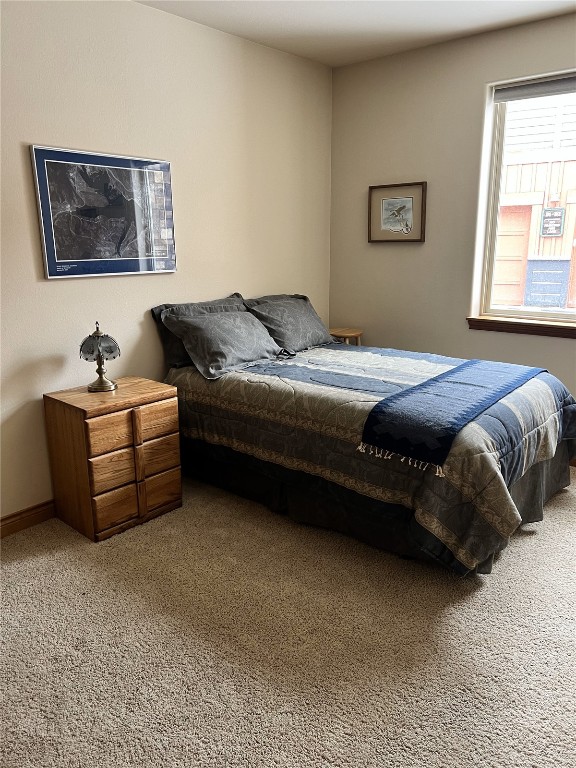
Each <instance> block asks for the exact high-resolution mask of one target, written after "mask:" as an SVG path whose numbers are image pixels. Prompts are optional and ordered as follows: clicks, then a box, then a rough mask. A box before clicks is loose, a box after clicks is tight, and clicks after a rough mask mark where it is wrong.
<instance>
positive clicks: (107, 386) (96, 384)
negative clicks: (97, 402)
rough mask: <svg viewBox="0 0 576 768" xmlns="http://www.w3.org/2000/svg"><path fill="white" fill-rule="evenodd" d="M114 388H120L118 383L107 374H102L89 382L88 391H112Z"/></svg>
mask: <svg viewBox="0 0 576 768" xmlns="http://www.w3.org/2000/svg"><path fill="white" fill-rule="evenodd" d="M113 389H118V384H116V382H115V381H110V379H107V378H106V376H100V377H99V378H97V379H96V381H93V382H92V384H88V392H111V391H112V390H113Z"/></svg>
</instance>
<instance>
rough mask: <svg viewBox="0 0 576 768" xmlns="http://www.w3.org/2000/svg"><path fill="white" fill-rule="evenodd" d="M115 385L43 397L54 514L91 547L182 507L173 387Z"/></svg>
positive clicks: (134, 380)
mask: <svg viewBox="0 0 576 768" xmlns="http://www.w3.org/2000/svg"><path fill="white" fill-rule="evenodd" d="M117 384H118V388H117V389H115V390H113V391H112V392H88V390H87V387H76V388H74V389H67V390H63V391H61V392H51V393H49V394H46V395H44V411H45V415H46V431H47V436H48V449H49V453H50V467H51V471H52V483H53V486H54V501H55V507H56V514H57V516H58V517H59V518H60V519H61V520H64V522H66V523H68V525H71V526H72V527H73V528H75V529H76V530H77V531H80V533H83V534H84V535H85V536H87V537H88V538H89V539H92V540H93V541H101V540H102V539H106V538H108V537H109V536H112V535H113V534H115V533H120V532H121V531H124V530H126V529H127V528H132V527H133V526H135V525H138V524H139V523H143V522H146V521H147V520H149V519H150V518H152V517H156V516H157V515H160V514H163V513H164V512H168V511H169V510H171V509H176V508H177V507H180V506H181V505H182V481H181V473H180V439H179V431H178V400H177V398H176V387H172V386H170V385H169V384H162V383H160V382H158V381H151V380H149V379H141V378H138V377H136V376H127V377H125V378H121V379H118V380H117Z"/></svg>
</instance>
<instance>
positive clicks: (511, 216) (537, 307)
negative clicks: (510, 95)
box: [488, 93, 576, 319]
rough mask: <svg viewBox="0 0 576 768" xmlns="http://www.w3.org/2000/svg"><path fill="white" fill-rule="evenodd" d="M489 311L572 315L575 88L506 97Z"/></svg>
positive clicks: (575, 307)
mask: <svg viewBox="0 0 576 768" xmlns="http://www.w3.org/2000/svg"><path fill="white" fill-rule="evenodd" d="M500 108H501V109H502V110H503V111H504V112H505V119H504V130H503V140H502V165H501V169H500V189H499V199H498V207H497V211H498V215H497V225H496V234H495V238H494V254H493V264H492V270H491V285H490V301H489V305H490V306H489V308H488V310H489V311H492V312H494V313H496V314H497V313H498V312H502V311H504V312H512V313H514V314H519V315H522V316H526V317H534V316H543V317H546V316H549V317H552V318H554V317H556V318H558V317H559V316H560V317H564V318H566V319H570V318H572V319H576V94H574V93H571V94H561V95H554V96H543V97H537V98H524V99H519V100H516V101H509V102H507V103H504V104H502V105H501V107H500Z"/></svg>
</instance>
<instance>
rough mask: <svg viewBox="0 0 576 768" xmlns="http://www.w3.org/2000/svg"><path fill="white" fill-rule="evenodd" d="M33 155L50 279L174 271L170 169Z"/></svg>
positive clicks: (63, 153) (80, 156)
mask: <svg viewBox="0 0 576 768" xmlns="http://www.w3.org/2000/svg"><path fill="white" fill-rule="evenodd" d="M31 150H32V164H33V166H34V173H35V177H36V189H37V193H38V208H39V213H40V225H41V230H42V240H43V246H44V259H45V268H46V277H47V278H54V277H93V276H95V275H128V274H138V273H151V272H152V273H154V272H175V271H176V247H175V244H174V212H173V208H172V184H171V179H170V163H168V162H166V161H163V160H143V159H141V158H134V157H121V156H116V155H102V154H97V153H93V152H79V151H76V150H71V149H54V148H52V147H39V146H35V145H33V146H32V147H31Z"/></svg>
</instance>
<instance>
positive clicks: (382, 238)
mask: <svg viewBox="0 0 576 768" xmlns="http://www.w3.org/2000/svg"><path fill="white" fill-rule="evenodd" d="M425 224H426V182H425V181H414V182H410V183H408V184H379V185H378V186H374V187H369V188H368V242H369V243H423V242H424V232H425Z"/></svg>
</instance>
